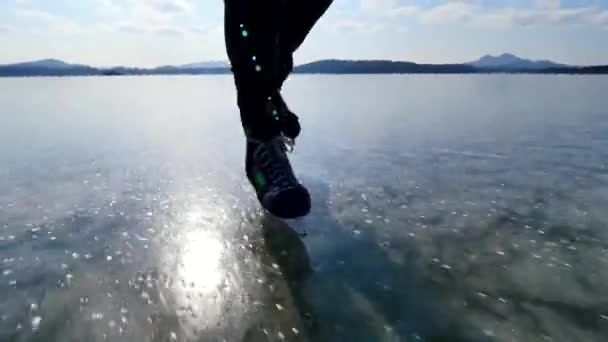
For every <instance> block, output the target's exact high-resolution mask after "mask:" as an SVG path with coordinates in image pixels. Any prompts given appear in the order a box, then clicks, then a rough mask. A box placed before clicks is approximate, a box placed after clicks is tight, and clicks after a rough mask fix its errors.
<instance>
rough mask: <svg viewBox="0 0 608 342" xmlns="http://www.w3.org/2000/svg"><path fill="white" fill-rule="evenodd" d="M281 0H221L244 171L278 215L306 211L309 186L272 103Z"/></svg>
mask: <svg viewBox="0 0 608 342" xmlns="http://www.w3.org/2000/svg"><path fill="white" fill-rule="evenodd" d="M283 4H284V0H224V5H225V18H224V22H225V37H226V49H227V51H228V57H229V59H230V63H231V65H232V72H233V74H234V80H235V84H236V89H237V97H238V105H239V109H240V112H241V121H242V124H243V128H244V130H245V135H246V137H247V139H246V141H247V145H246V152H245V171H246V174H247V178H248V179H249V181H250V182H251V184H252V185H253V187H254V188H255V191H256V194H257V197H258V199H259V201H260V203H261V204H262V206H263V207H264V208H265V209H267V210H268V211H270V212H271V213H272V214H274V215H276V216H279V217H282V218H295V217H299V216H303V215H306V214H308V212H309V211H310V206H311V201H310V194H309V193H308V190H306V188H305V187H304V186H303V185H302V184H301V183H300V182H299V181H298V180H297V178H296V176H295V174H294V172H293V169H292V167H291V164H290V162H289V159H288V157H287V155H286V146H285V140H284V137H283V136H282V134H281V133H282V124H281V123H282V122H281V118H280V116H279V111H278V110H277V109H276V106H275V105H274V98H275V96H277V90H276V85H277V81H276V80H277V79H278V77H279V72H278V70H279V65H280V63H279V53H280V51H279V30H280V22H279V20H280V17H281V14H282V10H283Z"/></svg>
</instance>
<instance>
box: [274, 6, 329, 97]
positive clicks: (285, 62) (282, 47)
mask: <svg viewBox="0 0 608 342" xmlns="http://www.w3.org/2000/svg"><path fill="white" fill-rule="evenodd" d="M332 1H333V0H298V1H294V0H292V1H286V2H285V7H284V10H283V15H282V16H281V23H280V25H281V29H280V34H279V51H280V57H279V59H280V66H279V77H278V85H277V89H281V87H282V85H283V83H284V82H285V80H286V79H287V77H288V76H289V74H290V73H291V71H292V69H293V53H294V52H295V51H296V50H297V49H298V48H299V47H300V45H302V43H303V42H304V40H305V39H306V36H307V35H308V33H310V31H311V30H312V28H313V27H314V25H315V24H316V23H317V21H318V20H319V18H321V17H322V16H323V14H325V12H326V11H327V9H328V8H329V6H330V5H331V3H332Z"/></svg>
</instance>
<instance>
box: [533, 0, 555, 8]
mask: <svg viewBox="0 0 608 342" xmlns="http://www.w3.org/2000/svg"><path fill="white" fill-rule="evenodd" d="M536 4H537V6H539V7H540V8H543V9H552V10H554V9H558V8H560V7H561V1H560V0H536Z"/></svg>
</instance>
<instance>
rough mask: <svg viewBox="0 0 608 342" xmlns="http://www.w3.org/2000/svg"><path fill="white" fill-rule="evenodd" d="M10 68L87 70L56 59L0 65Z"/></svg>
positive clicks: (83, 66)
mask: <svg viewBox="0 0 608 342" xmlns="http://www.w3.org/2000/svg"><path fill="white" fill-rule="evenodd" d="M5 66H11V67H13V68H45V69H75V68H87V66H86V65H80V64H70V63H66V62H64V61H60V60H58V59H41V60H37V61H31V62H22V63H16V64H8V65H0V67H5Z"/></svg>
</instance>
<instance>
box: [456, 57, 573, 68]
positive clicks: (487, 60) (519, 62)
mask: <svg viewBox="0 0 608 342" xmlns="http://www.w3.org/2000/svg"><path fill="white" fill-rule="evenodd" d="M466 64H468V65H472V66H474V67H476V68H480V69H500V70H542V69H549V68H566V67H570V66H569V65H565V64H559V63H555V62H552V61H549V60H539V61H534V60H530V59H525V58H520V57H517V56H515V55H513V54H510V53H503V54H502V55H499V56H492V55H486V56H483V57H481V58H480V59H478V60H476V61H473V62H469V63H466Z"/></svg>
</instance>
